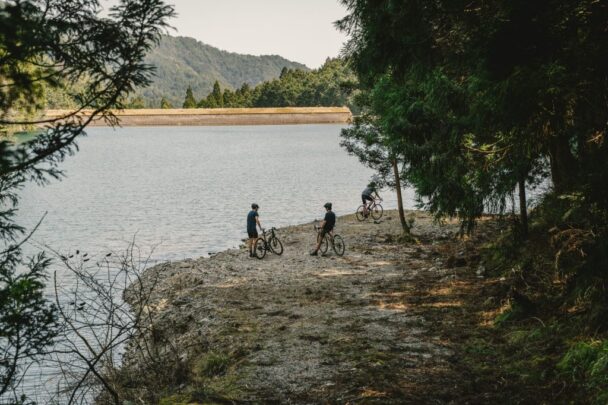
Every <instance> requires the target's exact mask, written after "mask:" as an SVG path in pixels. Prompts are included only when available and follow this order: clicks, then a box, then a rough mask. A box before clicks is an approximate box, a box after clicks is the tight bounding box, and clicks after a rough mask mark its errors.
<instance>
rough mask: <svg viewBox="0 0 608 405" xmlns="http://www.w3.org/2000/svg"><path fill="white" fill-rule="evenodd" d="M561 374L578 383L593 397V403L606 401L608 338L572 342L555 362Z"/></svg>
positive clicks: (607, 396)
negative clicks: (558, 360) (559, 359)
mask: <svg viewBox="0 0 608 405" xmlns="http://www.w3.org/2000/svg"><path fill="white" fill-rule="evenodd" d="M557 368H558V370H559V371H560V372H561V374H562V376H563V377H564V378H565V379H566V380H568V381H569V382H571V383H576V384H580V385H582V386H583V387H584V389H585V390H588V391H589V392H590V393H591V395H592V397H593V398H594V403H596V404H605V403H606V402H607V401H608V340H604V341H599V340H594V341H583V342H578V343H576V344H574V345H573V346H572V347H570V349H569V350H568V351H567V352H566V354H565V355H564V356H563V358H562V359H561V361H560V362H559V363H558V364H557Z"/></svg>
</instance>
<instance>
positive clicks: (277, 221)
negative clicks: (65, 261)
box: [19, 125, 413, 260]
mask: <svg viewBox="0 0 608 405" xmlns="http://www.w3.org/2000/svg"><path fill="white" fill-rule="evenodd" d="M341 128H342V126H341V125H292V126H242V127H152V128H149V127H145V128H144V127H136V128H134V127H130V128H118V129H112V128H92V129H89V130H88V136H87V137H84V138H81V139H80V141H79V146H80V151H79V152H78V153H77V154H76V155H75V156H73V157H69V158H68V159H67V160H66V161H65V162H64V163H63V164H62V166H61V167H62V168H63V169H64V170H65V174H66V177H65V179H63V180H62V181H54V182H52V184H50V185H48V186H45V187H39V186H35V185H28V186H27V187H26V188H25V190H23V192H22V202H21V205H20V212H19V223H21V224H23V225H26V226H29V227H32V226H33V225H35V224H36V223H37V221H38V220H39V219H40V218H41V217H42V216H43V215H44V213H45V212H47V215H46V218H45V219H44V221H43V223H42V225H41V226H40V228H39V229H38V231H37V232H36V234H35V235H34V238H33V240H34V241H35V243H36V244H37V245H48V246H50V247H52V248H53V249H55V250H58V251H60V252H64V253H67V252H71V251H74V250H76V249H79V250H80V251H86V252H91V253H100V252H103V251H107V250H110V251H116V250H122V249H124V248H125V247H126V246H127V244H128V243H129V241H131V240H133V239H135V241H136V243H137V245H138V246H139V247H140V248H142V249H144V250H146V249H151V248H153V247H154V253H153V258H154V259H157V260H178V259H184V258H190V257H200V256H204V255H206V254H208V253H210V252H217V251H220V250H223V249H226V248H231V247H236V246H238V245H239V244H240V243H241V239H243V238H245V237H246V234H245V217H246V214H247V212H248V211H249V209H250V205H251V203H252V202H257V203H258V204H259V205H260V211H259V213H260V220H261V223H262V225H263V226H264V227H271V226H276V227H280V226H285V225H292V224H298V223H303V222H308V221H311V220H314V219H319V218H322V216H323V214H324V209H323V204H324V203H325V202H326V201H331V202H332V203H333V205H334V211H335V212H336V214H337V215H343V214H349V213H352V212H354V211H355V209H356V208H357V206H358V205H359V204H360V203H361V202H360V194H361V191H362V190H363V188H364V187H365V185H366V184H367V182H368V181H369V179H370V177H371V176H372V174H373V172H372V171H371V170H369V169H367V168H365V167H364V166H363V165H362V164H361V163H359V161H358V160H357V158H355V157H353V156H349V155H348V154H347V153H346V152H345V150H344V149H342V148H341V147H340V146H339V134H340V129H341ZM382 194H383V197H384V199H385V203H384V205H385V208H395V207H396V198H395V196H394V194H393V193H382ZM406 196H407V197H408V198H407V199H406V205H407V206H408V207H411V206H412V205H413V200H412V195H408V194H406ZM311 233H312V231H311ZM311 239H312V236H311ZM28 250H29V249H28Z"/></svg>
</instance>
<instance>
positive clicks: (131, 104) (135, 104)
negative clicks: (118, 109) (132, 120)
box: [125, 96, 146, 109]
mask: <svg viewBox="0 0 608 405" xmlns="http://www.w3.org/2000/svg"><path fill="white" fill-rule="evenodd" d="M125 108H129V109H141V108H146V101H145V100H144V99H143V97H141V96H135V97H132V98H131V99H129V101H127V102H126V103H125Z"/></svg>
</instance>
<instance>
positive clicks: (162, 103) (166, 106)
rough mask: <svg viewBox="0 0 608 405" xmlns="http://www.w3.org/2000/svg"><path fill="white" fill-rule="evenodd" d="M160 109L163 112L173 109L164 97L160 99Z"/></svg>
mask: <svg viewBox="0 0 608 405" xmlns="http://www.w3.org/2000/svg"><path fill="white" fill-rule="evenodd" d="M160 108H162V109H163V110H166V109H170V108H173V105H172V104H171V103H170V102H169V100H167V99H166V98H165V97H163V98H161V99H160Z"/></svg>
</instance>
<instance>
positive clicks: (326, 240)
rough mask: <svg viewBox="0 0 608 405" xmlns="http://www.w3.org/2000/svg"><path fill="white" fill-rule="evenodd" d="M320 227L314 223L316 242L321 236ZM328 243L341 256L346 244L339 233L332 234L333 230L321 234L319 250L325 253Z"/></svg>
mask: <svg viewBox="0 0 608 405" xmlns="http://www.w3.org/2000/svg"><path fill="white" fill-rule="evenodd" d="M321 229H322V228H319V227H318V226H317V225H316V224H315V231H316V232H317V243H319V238H321ZM329 244H331V247H332V249H333V250H334V252H336V254H337V255H338V256H342V255H343V254H344V250H345V249H346V245H345V244H344V239H342V237H341V236H340V235H337V234H334V233H333V231H331V232H327V233H326V234H325V235H323V239H322V240H321V246H319V250H320V251H321V254H325V253H327V249H328V248H329Z"/></svg>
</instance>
